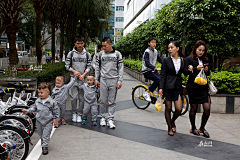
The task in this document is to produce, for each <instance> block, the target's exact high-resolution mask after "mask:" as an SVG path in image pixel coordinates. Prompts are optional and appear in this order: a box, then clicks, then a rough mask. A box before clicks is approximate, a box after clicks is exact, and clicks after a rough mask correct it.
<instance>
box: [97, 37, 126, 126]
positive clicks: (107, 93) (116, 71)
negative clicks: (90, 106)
mask: <svg viewBox="0 0 240 160" xmlns="http://www.w3.org/2000/svg"><path fill="white" fill-rule="evenodd" d="M102 45H103V49H104V50H103V51H101V52H100V53H99V55H98V59H97V66H96V69H95V85H96V86H97V87H99V86H100V112H101V117H102V118H101V120H100V125H101V126H105V125H106V119H105V113H106V108H107V107H109V108H108V120H107V126H108V127H109V128H111V129H114V128H115V125H114V122H113V118H114V112H115V106H116V96H117V90H118V89H120V88H121V86H122V80H123V60H122V55H121V53H120V52H118V51H116V50H115V49H114V48H113V47H112V40H111V39H110V38H109V37H105V38H104V39H103V41H102ZM100 75H101V76H100ZM107 100H108V101H109V103H108V102H107Z"/></svg>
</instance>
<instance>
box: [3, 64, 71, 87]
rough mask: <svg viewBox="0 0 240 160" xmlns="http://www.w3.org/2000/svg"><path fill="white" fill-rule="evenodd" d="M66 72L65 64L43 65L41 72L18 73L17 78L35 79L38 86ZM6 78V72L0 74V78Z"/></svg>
mask: <svg viewBox="0 0 240 160" xmlns="http://www.w3.org/2000/svg"><path fill="white" fill-rule="evenodd" d="M66 72H67V70H66V68H65V63H55V65H52V64H51V63H48V64H43V65H42V71H18V76H17V78H37V82H38V84H40V83H41V82H50V81H52V80H54V79H55V78H56V77H57V76H62V75H64V74H65V73H66ZM6 77H8V72H7V73H6V74H5V75H2V74H0V78H6Z"/></svg>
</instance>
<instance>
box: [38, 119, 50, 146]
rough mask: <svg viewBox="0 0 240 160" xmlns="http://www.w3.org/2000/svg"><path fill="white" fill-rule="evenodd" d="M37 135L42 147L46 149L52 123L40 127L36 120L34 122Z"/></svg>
mask: <svg viewBox="0 0 240 160" xmlns="http://www.w3.org/2000/svg"><path fill="white" fill-rule="evenodd" d="M36 126H37V133H38V135H39V136H40V138H41V145H42V147H48V144H49V141H50V135H51V132H52V127H53V123H52V121H50V122H48V123H47V124H46V125H41V123H40V122H38V120H37V121H36Z"/></svg>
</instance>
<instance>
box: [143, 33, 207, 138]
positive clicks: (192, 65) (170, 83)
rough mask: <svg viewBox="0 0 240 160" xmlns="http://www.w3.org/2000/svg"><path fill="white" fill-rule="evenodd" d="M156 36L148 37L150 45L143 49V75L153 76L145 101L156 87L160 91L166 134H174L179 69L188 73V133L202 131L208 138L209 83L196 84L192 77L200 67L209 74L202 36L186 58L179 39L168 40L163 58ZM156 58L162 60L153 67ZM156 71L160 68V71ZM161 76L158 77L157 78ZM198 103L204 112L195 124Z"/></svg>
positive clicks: (179, 90)
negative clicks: (157, 65) (201, 105)
mask: <svg viewBox="0 0 240 160" xmlns="http://www.w3.org/2000/svg"><path fill="white" fill-rule="evenodd" d="M156 44H157V41H156V38H155V37H151V38H149V39H148V45H149V48H147V49H146V50H145V53H144V55H143V59H142V73H143V74H144V77H145V78H147V79H150V80H153V81H154V82H153V84H152V85H151V86H150V87H149V90H147V91H146V92H145V93H144V94H143V97H144V98H145V100H146V101H149V102H151V98H150V95H149V93H150V92H154V90H155V89H156V88H157V87H159V95H160V96H163V97H165V99H166V101H165V119H166V122H167V126H168V135H170V136H173V135H174V133H175V132H176V130H177V129H176V125H175V121H176V119H177V118H178V117H179V116H180V114H181V111H182V98H181V97H182V94H183V88H182V77H181V75H182V73H183V74H185V75H189V78H188V83H187V91H188V96H189V101H190V106H191V109H190V112H189V119H190V123H191V129H190V133H192V134H194V135H200V133H202V134H203V135H204V136H205V137H207V138H209V137H210V136H209V133H208V132H207V130H206V129H205V126H206V123H207V121H208V118H209V116H210V95H209V93H208V85H207V84H206V85H199V84H197V83H195V82H194V80H195V78H196V77H197V75H198V74H199V72H200V71H201V70H203V71H204V72H205V75H207V76H208V75H210V70H209V69H208V59H207V46H206V43H205V42H204V41H202V40H199V41H197V42H196V43H195V45H194V47H193V50H192V52H191V54H190V56H188V57H187V58H184V56H183V54H182V53H181V49H180V43H179V42H178V41H171V42H170V43H169V44H168V46H167V47H168V52H169V54H170V57H166V58H164V59H162V58H161V57H160V56H159V54H158V52H157V50H156V49H155V47H156ZM156 61H158V62H160V63H162V66H161V69H160V68H156V67H155V65H156ZM158 71H161V74H160V75H159V73H158ZM160 77H161V78H160ZM172 102H174V106H175V112H174V114H173V116H172V117H171V111H172ZM198 104H203V110H204V112H203V114H202V121H201V125H200V128H198V129H197V128H196V124H195V119H196V112H197V108H198Z"/></svg>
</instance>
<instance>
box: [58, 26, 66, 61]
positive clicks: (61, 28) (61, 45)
mask: <svg viewBox="0 0 240 160" xmlns="http://www.w3.org/2000/svg"><path fill="white" fill-rule="evenodd" d="M60 31H61V34H60V60H59V62H60V63H62V58H63V44H64V27H60ZM65 50H66V49H65ZM65 52H66V51H65ZM65 54H66V53H65Z"/></svg>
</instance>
